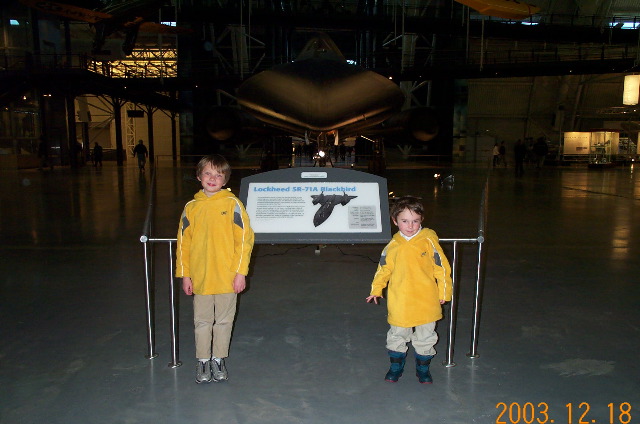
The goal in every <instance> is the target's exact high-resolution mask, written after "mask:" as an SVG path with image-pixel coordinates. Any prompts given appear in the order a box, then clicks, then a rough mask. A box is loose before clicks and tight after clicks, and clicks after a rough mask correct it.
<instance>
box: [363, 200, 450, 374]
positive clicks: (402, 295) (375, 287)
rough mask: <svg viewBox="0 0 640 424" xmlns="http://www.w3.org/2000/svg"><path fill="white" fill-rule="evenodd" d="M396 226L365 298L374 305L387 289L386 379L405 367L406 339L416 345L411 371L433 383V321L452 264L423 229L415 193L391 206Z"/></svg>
mask: <svg viewBox="0 0 640 424" xmlns="http://www.w3.org/2000/svg"><path fill="white" fill-rule="evenodd" d="M391 219H392V220H393V223H394V224H395V225H397V226H398V229H399V230H400V231H398V232H397V233H396V234H395V235H394V236H393V238H392V239H391V241H390V242H389V244H387V246H386V247H385V248H384V250H383V251H382V255H381V257H380V263H379V264H378V269H377V271H376V273H375V275H374V277H373V283H372V284H371V294H370V296H368V297H367V298H366V300H367V302H369V303H370V302H374V303H375V304H378V300H379V299H380V298H381V297H382V290H383V289H384V288H385V287H387V286H388V288H387V310H388V315H387V321H388V322H389V324H390V326H391V328H390V329H389V331H388V333H387V350H388V353H389V360H390V361H391V366H390V368H389V371H388V372H387V375H386V376H385V380H387V381H391V382H397V381H398V379H399V378H400V377H401V376H402V372H403V371H404V364H405V358H406V356H407V349H408V346H407V343H409V342H411V344H412V345H413V349H414V350H415V357H416V375H417V377H418V381H419V382H420V383H423V384H430V383H432V382H433V379H432V378H431V373H430V372H429V364H430V363H431V359H432V358H433V356H434V355H435V354H436V351H435V349H434V348H433V346H434V345H435V344H436V342H437V341H438V334H437V333H436V331H435V326H436V321H438V320H440V319H442V306H441V305H442V304H444V303H445V302H446V301H450V300H451V267H450V266H449V262H448V261H447V258H446V256H445V255H444V253H443V251H442V247H440V244H439V242H438V236H437V235H436V233H435V232H434V231H433V230H430V229H428V228H422V220H423V219H424V207H423V206H422V204H421V203H420V201H419V200H418V199H416V198H415V197H410V196H407V197H401V198H400V199H398V200H397V201H396V202H395V204H394V205H393V206H392V207H391Z"/></svg>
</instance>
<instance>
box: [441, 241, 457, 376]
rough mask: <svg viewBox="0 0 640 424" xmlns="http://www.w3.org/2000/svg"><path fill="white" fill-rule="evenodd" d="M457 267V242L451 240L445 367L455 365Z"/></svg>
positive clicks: (443, 363)
mask: <svg viewBox="0 0 640 424" xmlns="http://www.w3.org/2000/svg"><path fill="white" fill-rule="evenodd" d="M457 268H458V242H457V241H454V242H453V261H452V265H451V280H452V286H451V305H450V310H449V333H448V338H447V356H446V358H445V360H444V362H442V365H444V366H445V367H455V366H456V363H455V362H453V347H454V345H455V338H456V323H457V320H458V299H457V298H458V281H457V278H456V272H457Z"/></svg>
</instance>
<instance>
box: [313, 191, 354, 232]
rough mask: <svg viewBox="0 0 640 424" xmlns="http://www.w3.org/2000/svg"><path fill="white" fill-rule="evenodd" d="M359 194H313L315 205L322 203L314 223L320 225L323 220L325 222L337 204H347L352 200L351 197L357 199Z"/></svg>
mask: <svg viewBox="0 0 640 424" xmlns="http://www.w3.org/2000/svg"><path fill="white" fill-rule="evenodd" d="M356 197H358V196H349V195H348V194H347V193H344V192H343V193H342V195H339V194H330V195H328V196H325V195H324V192H322V193H320V194H315V195H312V196H311V198H312V199H313V200H312V201H311V203H313V204H314V205H317V204H318V203H319V204H320V209H318V210H317V211H316V214H315V215H314V216H313V225H314V226H316V227H317V226H319V225H320V224H322V223H323V222H325V221H326V220H327V219H328V218H329V217H330V216H331V212H333V208H334V207H335V206H337V205H342V206H344V205H346V204H347V203H349V202H350V201H351V199H355V198H356Z"/></svg>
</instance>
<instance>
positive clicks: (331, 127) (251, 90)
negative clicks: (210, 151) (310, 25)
mask: <svg viewBox="0 0 640 424" xmlns="http://www.w3.org/2000/svg"><path fill="white" fill-rule="evenodd" d="M237 101H238V104H239V108H233V107H227V106H216V107H214V108H212V110H211V111H210V115H209V118H208V122H207V130H208V132H209V134H210V135H211V137H213V138H214V139H215V140H218V141H225V140H230V139H231V140H233V137H234V136H237V135H238V134H240V133H242V132H243V131H255V132H258V131H264V130H265V128H271V129H276V130H279V131H280V132H281V133H284V134H287V135H291V136H296V137H300V138H303V139H305V140H312V141H317V143H318V146H320V147H322V146H323V145H325V144H328V143H331V144H333V143H334V142H335V141H336V140H344V139H346V138H349V137H355V136H368V137H371V138H376V137H377V136H384V135H385V134H392V133H399V132H403V133H404V134H406V136H407V138H410V139H413V140H415V141H418V142H427V141H429V140H431V139H432V138H433V137H435V136H436V135H437V133H438V124H437V122H436V119H435V115H434V113H433V111H432V110H431V109H430V108H427V107H419V108H412V109H407V110H405V111H401V108H402V106H403V104H404V103H405V95H404V93H403V92H402V90H401V89H400V87H399V86H398V85H397V84H396V83H395V82H393V81H392V80H390V79H388V78H386V77H384V76H382V75H380V74H378V73H376V72H373V71H370V70H367V69H364V68H362V67H360V66H357V65H352V64H349V63H347V61H346V59H345V57H344V56H343V55H342V53H341V52H340V50H339V49H338V47H337V46H336V45H335V43H334V42H333V40H331V38H329V36H328V35H326V34H323V33H320V34H317V35H316V36H315V37H314V38H312V39H311V40H309V41H308V42H307V44H306V45H305V47H304V48H303V50H302V51H301V52H300V53H299V55H298V57H297V58H296V60H295V61H293V62H290V63H286V64H282V65H277V66H274V67H273V68H271V69H268V70H266V71H262V72H260V73H257V74H256V75H254V76H252V77H250V78H248V79H247V80H245V81H244V82H243V83H242V84H241V85H240V86H239V87H238V90H237ZM237 138H241V137H237Z"/></svg>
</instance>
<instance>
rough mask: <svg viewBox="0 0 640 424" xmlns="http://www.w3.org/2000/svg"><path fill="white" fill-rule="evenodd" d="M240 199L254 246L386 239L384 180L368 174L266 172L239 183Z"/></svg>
mask: <svg viewBox="0 0 640 424" xmlns="http://www.w3.org/2000/svg"><path fill="white" fill-rule="evenodd" d="M318 169H322V171H318ZM240 198H241V199H242V200H243V202H244V204H245V206H246V209H247V213H248V215H249V219H250V221H251V228H252V229H253V231H254V232H255V233H256V242H258V243H260V242H263V243H275V242H282V243H312V242H319V243H320V242H322V243H328V242H334V243H361V242H380V243H382V242H387V241H388V240H389V238H390V225H389V212H388V194H387V186H386V180H385V179H384V178H381V177H378V176H375V175H372V174H367V173H364V172H359V171H353V170H348V169H336V168H288V169H283V170H279V171H271V172H265V173H262V174H257V175H254V176H251V177H247V178H244V179H243V180H242V186H241V190H240Z"/></svg>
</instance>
